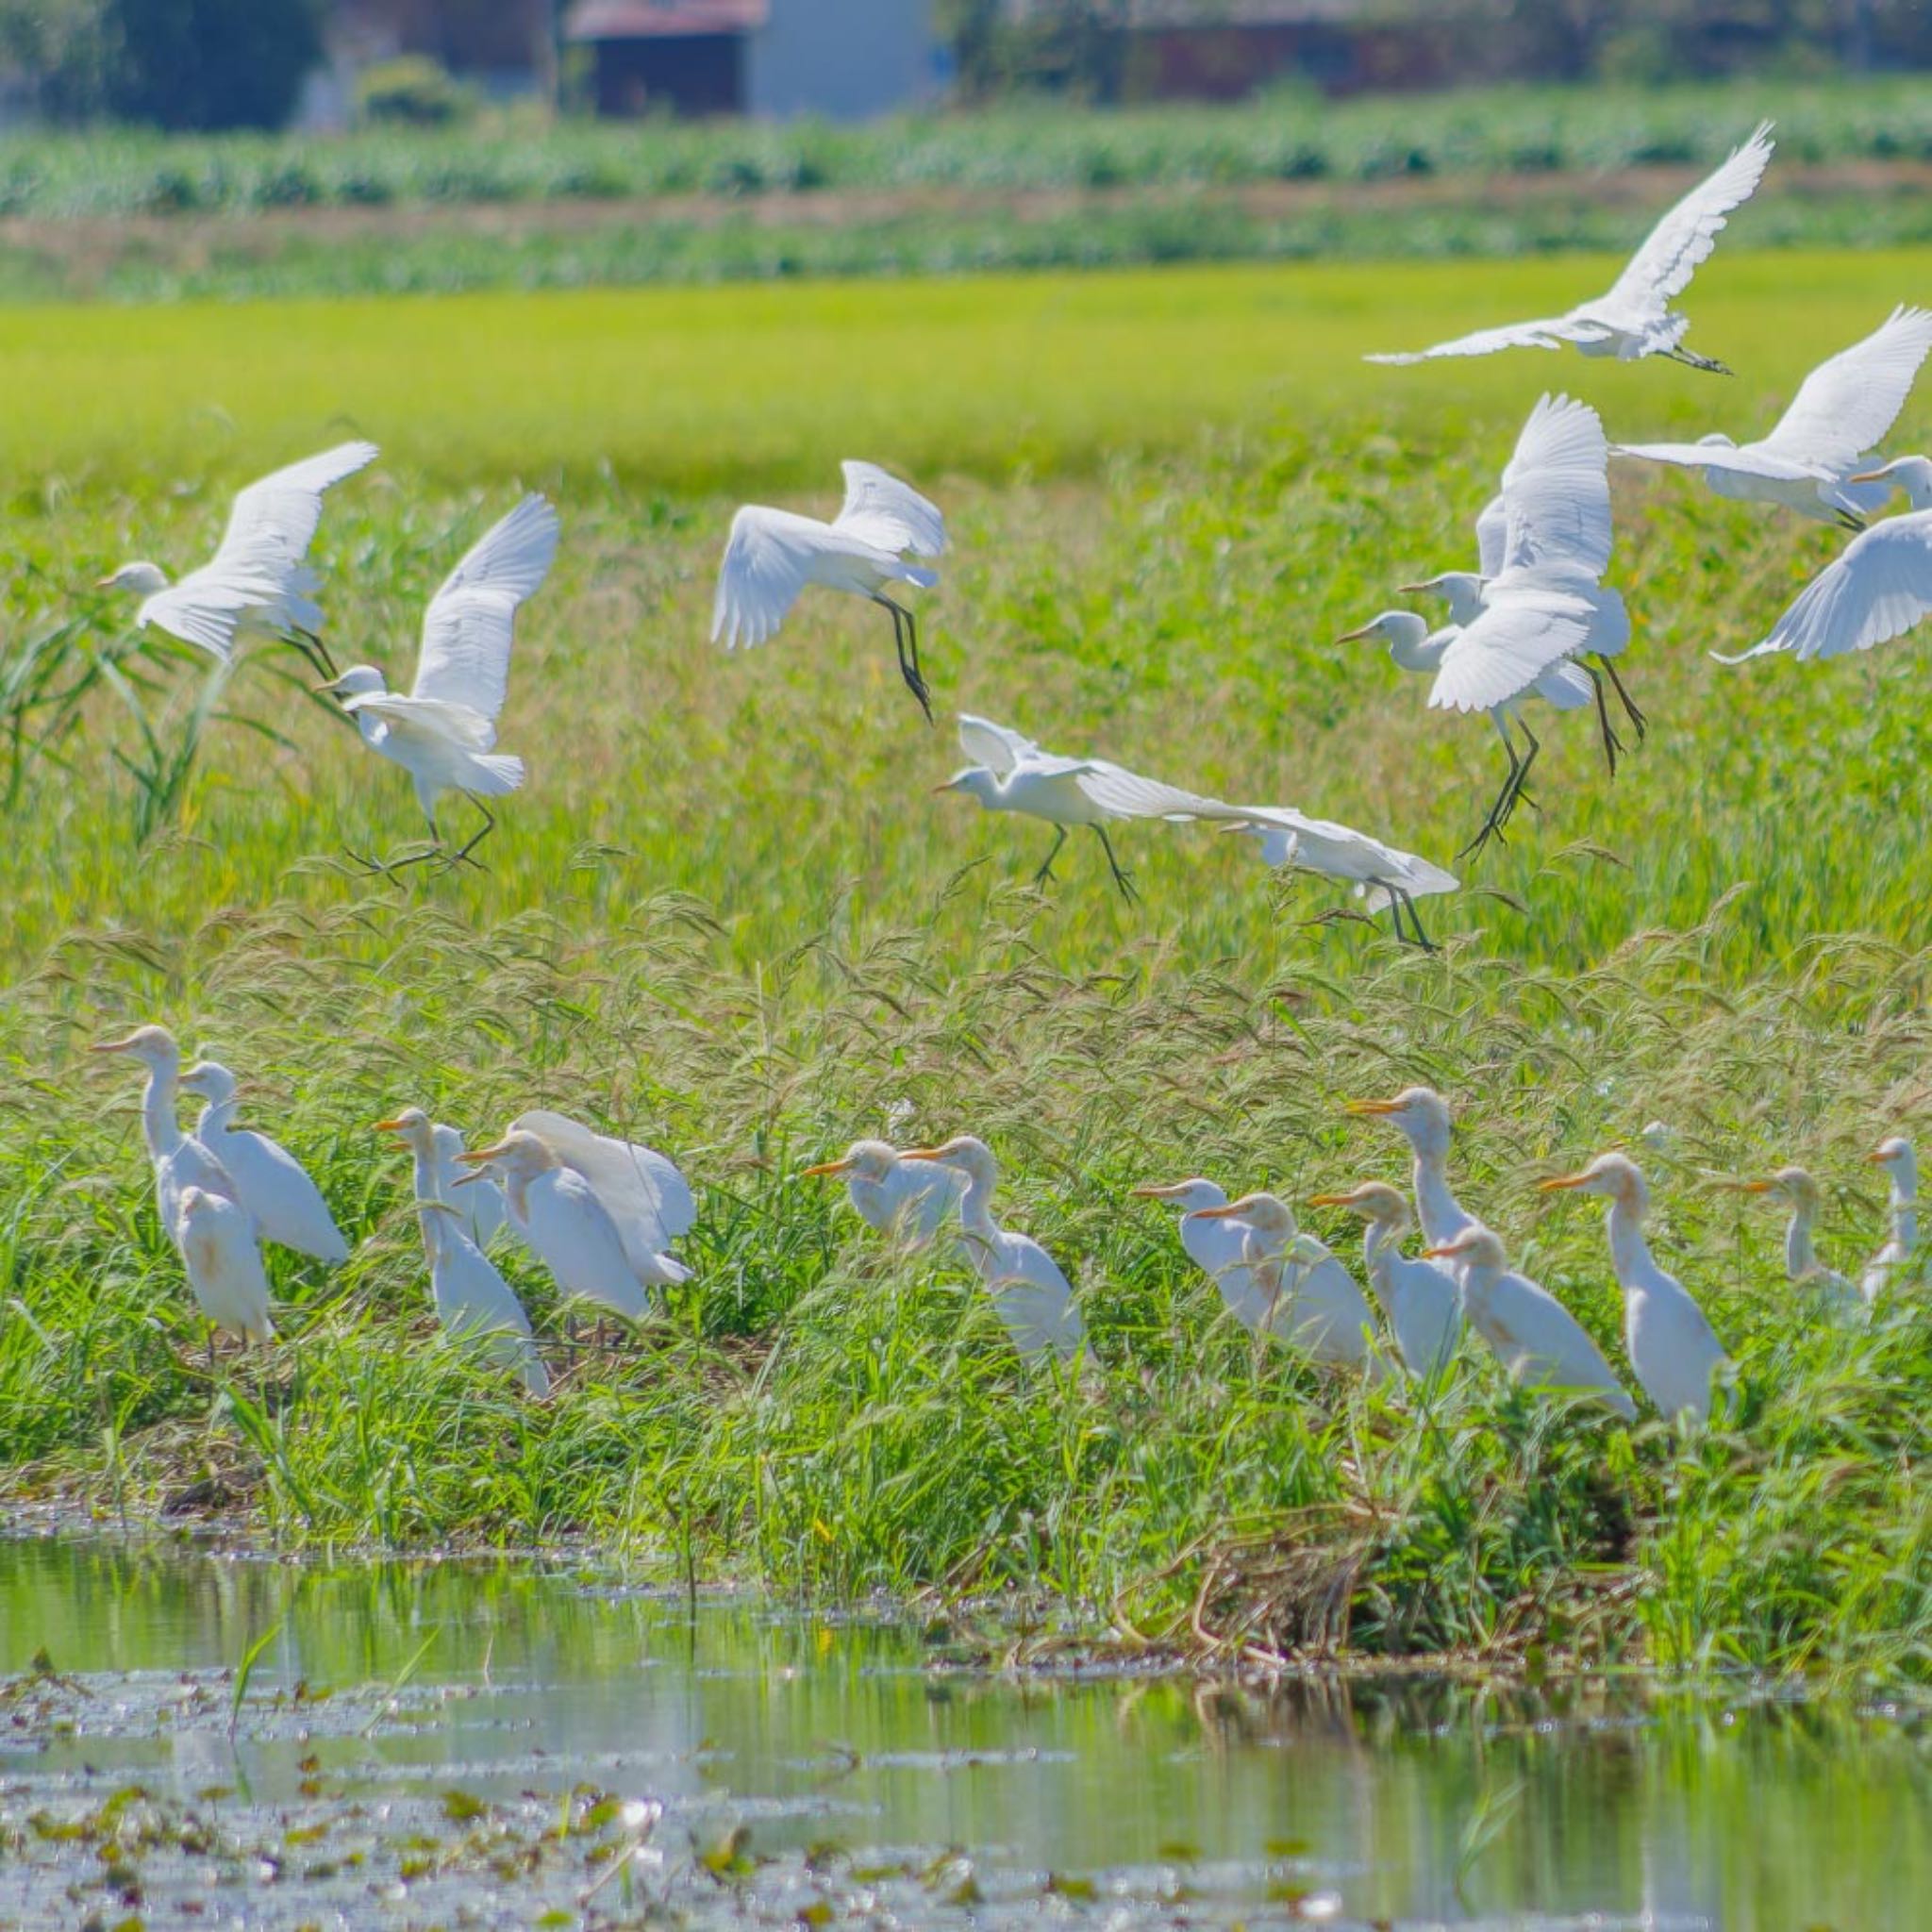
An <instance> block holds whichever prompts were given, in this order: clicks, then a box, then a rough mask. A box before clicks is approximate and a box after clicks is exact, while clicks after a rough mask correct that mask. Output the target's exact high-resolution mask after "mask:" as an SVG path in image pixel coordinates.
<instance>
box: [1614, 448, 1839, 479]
mask: <svg viewBox="0 0 1932 1932" xmlns="http://www.w3.org/2000/svg"><path fill="white" fill-rule="evenodd" d="M1769 441H1770V439H1769V438H1766V439H1765V441H1764V442H1747V443H1741V444H1732V443H1728V442H1620V443H1618V444H1617V445H1616V446H1615V447H1614V448H1613V449H1612V450H1611V452H1610V454H1611V455H1612V456H1619V457H1637V458H1641V460H1642V461H1644V462H1647V463H1674V464H1675V465H1676V466H1677V467H1678V468H1679V469H1683V470H1727V471H1729V472H1730V474H1731V475H1734V476H1762V477H1765V478H1766V479H1768V480H1769V481H1771V482H1774V483H1829V482H1832V481H1834V480H1835V479H1836V477H1837V475H1838V472H1837V471H1836V470H1833V469H1829V468H1827V467H1826V466H1825V465H1824V464H1823V463H1810V462H1798V461H1795V460H1792V459H1791V458H1788V457H1784V456H1780V455H1778V454H1776V453H1775V452H1774V451H1773V450H1771V449H1769V448H1768V447H1767V445H1768V443H1769Z"/></svg>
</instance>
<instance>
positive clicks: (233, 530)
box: [95, 442, 379, 675]
mask: <svg viewBox="0 0 1932 1932" xmlns="http://www.w3.org/2000/svg"><path fill="white" fill-rule="evenodd" d="M378 454H379V452H378V451H377V449H376V447H375V444H374V443H373V442H344V443H341V444H339V445H338V446H337V447H336V448H334V449H329V450H324V451H323V452H322V454H321V455H320V456H313V457H305V458H303V459H302V461H300V462H299V463H291V464H290V465H289V466H288V467H287V468H286V469H282V470H276V471H275V473H274V474H273V475H267V476H263V477H261V478H259V479H258V481H256V482H254V483H251V484H249V485H248V487H247V488H246V489H245V490H242V491H238V492H237V493H236V497H235V506H234V508H232V509H231V510H230V511H229V512H228V526H227V528H226V529H225V531H224V532H223V533H222V541H221V543H220V545H219V546H218V547H217V549H216V551H215V554H214V556H213V557H212V558H209V559H208V562H207V563H205V564H203V565H202V566H201V568H200V569H199V570H192V571H190V572H189V573H188V575H186V576H184V577H183V578H182V579H181V581H180V582H179V583H176V584H171V583H170V582H169V581H168V575H167V573H166V572H165V571H164V570H162V569H161V567H160V566H159V565H158V564H155V563H148V562H145V561H142V562H137V563H124V564H123V565H122V566H121V567H120V569H119V570H117V571H115V572H114V573H113V575H110V576H105V577H103V578H102V579H101V580H100V582H99V584H98V585H96V586H95V588H96V589H98V590H103V591H132V592H133V593H134V594H136V595H137V596H139V597H140V598H141V600H142V603H141V608H140V609H139V610H137V611H136V612H135V615H134V623H135V627H136V628H137V629H144V628H145V627H146V626H147V625H150V624H152V625H157V626H158V628H160V629H161V630H164V631H166V632H167V633H168V634H169V635H170V636H171V637H177V638H180V639H181V640H182V641H184V642H186V643H191V644H198V645H199V646H200V647H201V649H203V650H204V651H207V652H208V653H209V654H210V655H211V656H212V657H215V658H220V659H221V660H222V661H223V662H224V663H226V662H227V660H228V659H229V658H231V657H232V656H233V655H234V652H235V644H236V641H237V638H238V635H239V634H240V633H241V632H242V631H243V630H244V629H247V630H255V631H259V632H262V633H264V634H266V635H268V636H271V637H276V638H288V639H290V640H291V641H293V642H295V643H296V644H297V645H298V646H299V647H300V648H301V649H302V650H303V652H304V653H305V655H307V656H308V658H310V659H311V661H313V662H314V664H315V667H316V669H317V670H318V671H320V672H322V673H323V674H324V675H327V673H328V672H329V671H330V670H332V669H333V667H332V666H331V665H330V664H329V661H328V653H327V651H326V650H325V648H324V646H323V642H322V639H321V637H320V635H319V633H320V631H321V629H322V612H321V611H320V610H319V609H317V608H316V606H315V603H314V600H313V599H312V598H311V597H310V595H309V592H310V591H314V590H315V589H316V588H317V587H318V586H319V585H320V583H321V579H320V578H319V577H318V576H317V575H315V573H314V572H313V571H312V570H310V569H309V568H308V563H307V561H306V559H307V558H308V546H309V544H310V543H311V542H313V541H314V540H315V527H316V525H318V524H319V523H321V521H322V497H323V492H324V491H325V490H327V489H329V488H330V487H331V486H332V485H334V484H337V483H340V482H341V480H342V479H343V478H344V477H345V476H353V475H355V474H356V472H357V471H358V470H360V469H363V468H365V467H366V466H367V465H368V464H370V463H373V462H374V461H375V458H376V457H377V455H378Z"/></svg>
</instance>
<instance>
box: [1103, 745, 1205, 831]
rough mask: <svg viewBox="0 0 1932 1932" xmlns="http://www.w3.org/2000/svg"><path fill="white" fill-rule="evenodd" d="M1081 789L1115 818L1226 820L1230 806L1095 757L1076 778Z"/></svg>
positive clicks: (1199, 793)
mask: <svg viewBox="0 0 1932 1932" xmlns="http://www.w3.org/2000/svg"><path fill="white" fill-rule="evenodd" d="M1075 782H1076V783H1077V784H1078V785H1079V788H1080V790H1081V791H1083V792H1085V793H1086V795H1087V796H1088V797H1089V798H1091V800H1092V801H1093V803H1094V804H1095V805H1097V806H1099V807H1100V808H1101V809H1102V810H1103V811H1107V812H1110V813H1112V815H1113V816H1114V817H1115V818H1117V819H1225V818H1228V817H1230V816H1232V815H1233V808H1231V807H1229V806H1225V805H1224V804H1222V802H1221V801H1220V800H1219V799H1218V798H1208V797H1206V796H1204V795H1203V794H1202V793H1201V792H1198V791H1183V790H1182V789H1181V788H1180V787H1179V786H1178V785H1169V784H1167V783H1165V782H1164V781H1163V780H1161V779H1159V778H1143V777H1142V776H1141V774H1140V773H1138V772H1130V771H1128V770H1126V768H1125V767H1124V766H1122V765H1115V764H1109V763H1108V761H1107V760H1106V759H1104V758H1095V759H1093V760H1092V762H1091V764H1089V765H1088V767H1087V769H1086V770H1085V771H1083V772H1081V773H1080V774H1079V775H1078V777H1077V779H1076V780H1075Z"/></svg>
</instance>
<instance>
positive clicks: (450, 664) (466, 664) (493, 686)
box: [322, 496, 557, 870]
mask: <svg viewBox="0 0 1932 1932" xmlns="http://www.w3.org/2000/svg"><path fill="white" fill-rule="evenodd" d="M556 555H557V512H556V510H555V509H553V508H551V506H550V505H549V504H548V503H547V502H546V501H545V500H544V499H543V498H542V497H541V496H526V497H525V498H524V500H523V502H521V503H520V504H518V505H517V507H516V508H514V509H513V510H511V511H510V513H509V514H508V516H507V517H505V518H504V519H503V521H502V522H501V523H499V524H497V525H495V527H494V528H493V529H491V530H490V531H489V532H488V534H487V535H485V536H484V538H483V539H482V541H480V542H478V543H477V544H476V545H475V547H474V548H473V549H472V550H471V551H470V553H469V554H468V556H466V557H465V558H463V560H462V561H461V562H460V563H459V564H458V565H457V567H456V569H455V570H453V571H452V572H451V573H450V574H449V575H448V577H447V578H446V579H444V581H443V585H442V588H441V590H440V591H437V593H436V595H435V596H433V597H432V598H431V599H430V600H429V609H428V611H427V613H426V615H425V617H424V620H423V650H422V655H421V656H420V657H419V658H417V661H416V681H415V682H414V683H413V684H412V685H411V686H410V687H409V689H408V691H407V692H405V691H391V690H390V689H389V686H388V684H387V683H386V682H385V680H384V678H383V675H382V673H381V672H380V671H378V670H376V669H375V666H374V665H373V664H352V665H351V666H350V667H349V668H348V670H346V671H345V672H343V673H342V675H341V676H340V677H338V678H336V679H335V680H334V681H333V682H332V683H329V684H325V685H324V686H323V687H322V689H323V690H324V691H329V692H332V693H333V694H334V695H335V697H336V698H337V700H338V701H339V702H340V704H341V708H342V709H343V710H344V711H346V712H348V714H349V715H350V716H351V717H352V718H354V719H355V721H356V724H357V726H358V729H359V730H360V731H361V733H362V740H363V742H364V743H365V744H367V745H368V746H369V748H370V749H371V750H372V751H375V752H378V753H380V754H381V756H382V757H384V758H388V759H389V760H390V761H391V763H392V764H398V765H400V766H402V768H403V769H404V771H406V772H408V774H409V777H410V779H411V780H412V781H413V783H414V785H415V788H416V802H417V804H418V805H420V806H421V807H422V808H423V816H424V817H425V819H427V820H428V821H429V836H430V839H431V840H432V841H433V842H434V843H435V845H436V846H437V847H438V848H439V849H440V848H441V844H442V834H441V832H440V831H439V830H438V829H437V824H436V801H437V800H438V799H439V798H440V797H441V795H442V794H443V793H444V792H445V791H460V792H461V793H462V794H463V795H464V796H465V797H466V798H468V799H469V801H470V803H471V804H472V805H474V806H475V808H476V809H477V810H478V811H479V812H481V813H482V814H483V823H482V824H481V825H480V826H479V827H478V828H477V830H476V831H475V832H474V833H473V834H472V835H471V837H470V840H469V842H468V843H467V844H465V845H463V846H461V847H460V848H458V850H457V851H456V852H454V853H453V854H450V855H448V862H449V863H450V864H452V865H458V864H460V863H461V862H462V861H463V860H464V859H466V858H469V857H470V855H471V853H472V852H474V851H475V848H476V846H477V845H478V844H479V843H481V841H483V840H484V839H486V838H488V837H489V835H490V833H491V831H492V830H494V829H495V825H496V817H495V814H494V813H492V812H491V809H490V808H489V807H488V806H487V805H485V804H484V803H483V801H484V799H485V798H501V797H503V796H504V795H505V794H506V793H507V792H511V791H515V790H516V789H517V787H518V786H520V785H521V784H522V783H523V782H524V761H523V759H522V758H511V757H508V756H506V755H503V754H500V753H493V752H492V750H491V747H492V746H493V745H494V744H495V742H496V720H497V716H498V714H499V713H500V712H501V711H502V709H503V701H504V698H505V696H506V695H507V693H508V689H509V653H510V644H511V642H512V641H513V635H514V626H515V620H516V613H517V607H518V606H519V605H520V604H522V603H523V602H524V600H525V598H527V597H530V596H533V595H535V593H536V591H537V589H538V587H539V586H540V585H541V583H542V581H543V579H544V577H545V576H546V575H548V574H549V570H550V564H551V560H552V558H555V557H556ZM404 863H408V861H407V860H405V861H404ZM382 869H384V868H378V870H382Z"/></svg>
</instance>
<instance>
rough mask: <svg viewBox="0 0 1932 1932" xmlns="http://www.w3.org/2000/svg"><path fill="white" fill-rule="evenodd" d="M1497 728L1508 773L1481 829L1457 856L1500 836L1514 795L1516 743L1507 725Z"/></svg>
mask: <svg viewBox="0 0 1932 1932" xmlns="http://www.w3.org/2000/svg"><path fill="white" fill-rule="evenodd" d="M1497 728H1498V730H1500V731H1501V732H1502V735H1503V750H1504V752H1505V754H1506V755H1507V758H1508V759H1509V775H1508V776H1507V778H1505V779H1504V780H1503V789H1502V791H1499V792H1497V794H1496V797H1495V802H1494V803H1493V804H1492V805H1491V807H1490V815H1489V817H1488V818H1486V819H1485V820H1484V821H1483V823H1482V829H1481V830H1480V831H1479V832H1477V833H1476V835H1475V837H1474V839H1472V840H1471V841H1469V843H1468V844H1467V845H1465V846H1464V847H1463V848H1462V850H1461V851H1460V852H1458V853H1457V855H1456V856H1457V858H1470V857H1472V856H1473V855H1474V854H1475V853H1478V852H1480V851H1481V850H1482V849H1483V847H1484V846H1485V845H1487V844H1488V843H1489V842H1490V841H1491V839H1501V838H1502V836H1503V821H1504V820H1505V819H1506V818H1507V816H1508V806H1509V803H1510V801H1511V799H1512V798H1513V797H1514V796H1515V792H1516V774H1517V772H1518V770H1519V769H1520V768H1521V761H1520V760H1519V759H1518V758H1517V756H1516V743H1515V741H1514V740H1513V739H1512V738H1511V737H1510V736H1509V732H1508V727H1507V725H1499V726H1498V727H1497Z"/></svg>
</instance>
